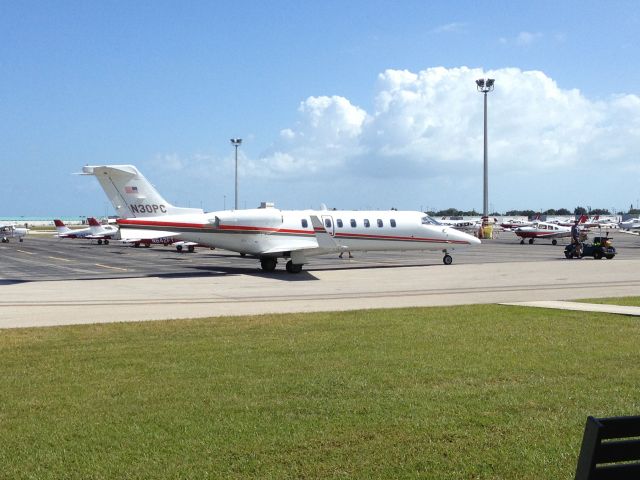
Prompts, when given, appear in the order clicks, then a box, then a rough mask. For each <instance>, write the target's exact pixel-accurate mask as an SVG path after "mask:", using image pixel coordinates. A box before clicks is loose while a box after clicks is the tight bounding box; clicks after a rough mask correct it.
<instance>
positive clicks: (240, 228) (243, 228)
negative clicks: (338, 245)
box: [118, 219, 469, 245]
mask: <svg viewBox="0 0 640 480" xmlns="http://www.w3.org/2000/svg"><path fill="white" fill-rule="evenodd" d="M118 224H121V225H133V226H140V227H144V226H147V227H169V228H171V227H175V228H194V229H205V228H215V227H213V225H209V224H201V223H179V222H166V221H150V220H131V219H123V220H118ZM217 230H220V231H222V232H224V231H232V232H250V233H254V232H255V233H258V232H264V233H284V234H287V233H289V234H295V235H314V234H315V232H316V231H317V232H323V233H326V230H321V229H317V230H295V229H286V228H272V227H255V226H249V225H219V226H218V227H217ZM335 237H336V238H343V239H349V238H351V239H355V240H396V241H405V242H427V243H449V244H462V245H466V244H468V243H469V242H466V241H464V240H445V239H435V238H424V237H406V236H398V235H372V234H366V233H348V232H345V233H336V234H335Z"/></svg>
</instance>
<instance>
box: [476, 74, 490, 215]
mask: <svg viewBox="0 0 640 480" xmlns="http://www.w3.org/2000/svg"><path fill="white" fill-rule="evenodd" d="M494 83H495V80H494V79H493V78H487V79H484V78H480V79H478V80H476V85H477V87H478V91H479V92H482V93H484V195H483V202H482V216H483V217H488V216H489V163H488V150H487V93H489V92H491V91H493V84H494Z"/></svg>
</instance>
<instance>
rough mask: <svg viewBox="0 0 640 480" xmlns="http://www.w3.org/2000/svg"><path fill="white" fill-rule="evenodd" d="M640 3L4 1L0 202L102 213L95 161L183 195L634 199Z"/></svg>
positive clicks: (20, 209)
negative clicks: (485, 178) (130, 170)
mask: <svg viewBox="0 0 640 480" xmlns="http://www.w3.org/2000/svg"><path fill="white" fill-rule="evenodd" d="M638 32H640V3H638V2H637V1H628V2H623V1H612V2H596V1H566V2H545V1H540V2H519V1H518V2H513V1H509V2H463V1H460V2H448V1H447V2H445V1H442V2H425V1H398V2H381V1H371V0H368V1H349V2H346V1H344V2H338V1H322V2H294V1H291V2H284V1H282V2H280V1H273V2H258V1H256V2H248V1H234V2H117V1H110V2H37V1H34V2H30V1H24V2H1V3H0V71H1V72H2V73H1V74H0V108H1V111H2V115H0V138H1V140H2V141H1V142H0V214H2V215H24V216H34V215H47V216H48V215H51V216H56V215H61V216H62V215H102V214H104V213H105V211H106V212H108V213H110V212H111V208H110V207H109V205H108V204H107V202H106V196H105V195H104V194H103V193H102V191H101V190H100V189H99V186H98V184H97V182H96V181H95V180H94V179H92V178H85V177H77V176H73V175H71V173H72V172H77V171H79V170H80V169H81V167H82V165H85V164H94V165H100V164H109V163H112V164H134V165H136V166H138V168H139V169H140V170H142V171H143V173H144V174H145V175H146V176H147V177H148V178H149V179H150V180H151V181H152V182H153V183H154V184H155V185H156V186H157V187H158V189H159V190H160V191H161V192H162V193H163V194H164V195H165V196H166V197H167V199H169V200H170V201H172V202H173V203H175V204H178V205H184V206H186V205H190V206H200V205H202V206H203V207H204V208H205V209H207V210H217V209H222V208H223V207H224V206H226V207H229V206H230V205H231V202H232V199H233V149H232V147H231V146H230V144H229V138H231V137H241V138H243V140H244V142H243V145H242V147H241V148H240V164H241V167H240V194H239V197H240V206H241V207H244V206H247V207H253V206H256V205H257V204H258V203H259V202H260V201H263V200H267V201H273V202H275V203H276V205H277V206H280V207H282V208H309V207H318V206H319V205H320V203H325V204H327V205H329V206H335V207H338V208H356V209H357V208H383V209H384V208H389V207H391V206H394V207H397V208H402V209H420V208H425V209H426V208H437V209H441V208H447V207H458V208H462V209H471V208H476V209H478V210H479V209H481V207H482V98H481V95H480V94H478V93H477V92H476V91H475V84H474V83H473V79H474V78H477V77H479V76H484V75H489V76H492V77H495V78H496V90H495V91H494V92H493V93H491V94H490V97H489V141H490V143H489V162H490V184H489V189H490V192H489V195H490V199H489V201H490V204H491V206H492V207H493V209H497V210H507V209H512V208H531V209H546V208H560V207H567V208H574V207H575V206H577V205H582V206H592V207H593V208H596V207H604V208H610V209H611V208H616V209H626V208H628V207H629V205H630V204H631V203H633V204H636V203H637V201H638V198H639V197H640V187H639V186H638V182H637V178H638V173H639V172H640V158H639V157H640V87H639V86H640V64H639V62H638V51H637V48H638V45H640V41H639V40H640V33H638Z"/></svg>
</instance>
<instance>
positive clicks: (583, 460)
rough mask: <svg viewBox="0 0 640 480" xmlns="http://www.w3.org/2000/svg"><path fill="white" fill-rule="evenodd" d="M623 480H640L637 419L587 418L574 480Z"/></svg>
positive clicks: (638, 420) (639, 446)
mask: <svg viewBox="0 0 640 480" xmlns="http://www.w3.org/2000/svg"><path fill="white" fill-rule="evenodd" d="M633 437H636V438H633ZM627 479H634V480H637V479H640V416H638V417H611V418H594V417H588V418H587V424H586V425H585V427H584V437H583V438H582V447H581V448H580V456H579V457H578V467H577V468H576V480H627Z"/></svg>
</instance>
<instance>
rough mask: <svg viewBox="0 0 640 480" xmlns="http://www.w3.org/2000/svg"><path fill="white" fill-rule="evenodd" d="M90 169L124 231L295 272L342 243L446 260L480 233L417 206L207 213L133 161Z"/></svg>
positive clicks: (350, 248) (267, 208)
mask: <svg viewBox="0 0 640 480" xmlns="http://www.w3.org/2000/svg"><path fill="white" fill-rule="evenodd" d="M82 173H83V174H85V175H94V176H95V177H96V178H97V179H98V181H99V182H100V185H101V186H102V188H103V189H104V191H105V193H106V194H107V196H108V197H109V200H110V201H111V203H112V204H113V207H114V208H115V210H116V212H117V213H118V216H120V217H121V218H120V219H119V220H118V225H119V226H120V235H121V238H122V239H123V240H125V239H126V238H147V239H151V238H160V237H170V238H176V239H180V240H184V241H190V242H196V243H198V244H200V245H204V246H208V247H215V248H223V249H225V250H230V251H234V252H238V253H240V254H244V255H252V256H255V257H257V258H258V259H259V260H260V264H261V267H262V269H263V270H265V271H267V272H271V271H273V270H275V268H276V265H277V262H278V259H280V258H284V259H288V261H287V264H286V269H287V271H288V272H290V273H299V272H300V271H302V266H303V265H304V264H305V263H307V262H308V258H309V257H312V256H315V255H322V254H325V253H340V252H345V251H352V252H353V251H369V250H372V251H403V250H414V251H420V250H436V251H441V252H443V253H444V257H443V262H444V263H445V264H446V265H449V264H451V262H452V257H451V255H450V252H451V251H452V250H455V249H456V248H462V247H469V246H472V245H477V244H479V243H480V240H478V239H477V238H475V237H473V236H471V235H468V234H466V233H464V232H460V231H458V230H455V229H453V228H451V227H447V226H444V225H441V224H439V223H438V222H436V221H435V220H433V219H432V218H431V217H429V216H427V215H425V214H424V213H422V212H411V211H404V212H401V211H396V210H390V211H353V210H347V211H345V210H339V211H338V210H280V209H277V208H273V207H272V206H269V205H267V204H264V205H263V207H262V208H254V209H248V210H225V211H218V212H209V213H205V212H204V211H203V210H202V209H198V208H182V207H175V206H173V205H171V204H170V203H168V202H167V201H166V200H165V199H164V198H162V196H161V195H160V194H159V193H158V191H157V190H156V189H155V188H154V187H153V185H151V184H150V183H149V182H148V181H147V179H146V178H145V177H144V176H143V175H142V174H141V173H140V172H139V171H138V169H137V168H136V167H134V166H133V165H104V166H85V167H84V168H83V172H82Z"/></svg>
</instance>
